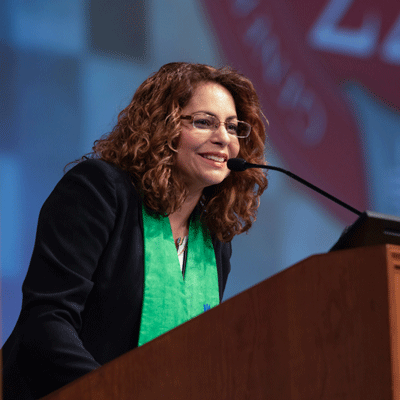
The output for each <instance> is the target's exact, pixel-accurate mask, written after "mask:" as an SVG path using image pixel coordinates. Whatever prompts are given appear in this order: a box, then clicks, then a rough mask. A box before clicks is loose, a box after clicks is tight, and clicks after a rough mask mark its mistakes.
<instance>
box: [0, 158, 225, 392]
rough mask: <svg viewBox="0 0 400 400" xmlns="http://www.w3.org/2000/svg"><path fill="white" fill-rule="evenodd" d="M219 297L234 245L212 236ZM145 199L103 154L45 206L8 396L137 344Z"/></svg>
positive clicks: (7, 367)
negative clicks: (143, 204) (104, 159)
mask: <svg viewBox="0 0 400 400" xmlns="http://www.w3.org/2000/svg"><path fill="white" fill-rule="evenodd" d="M213 245H214V250H215V255H216V261H217V268H218V280H219V293H220V299H222V295H223V292H224V289H225V284H226V280H227V277H228V274H229V272H230V261H229V260H230V256H231V245H230V243H221V242H220V241H218V240H216V239H213ZM143 281H144V268H143V221H142V212H141V199H140V196H139V195H138V193H137V192H136V190H135V188H134V186H133V184H132V182H131V180H130V178H129V175H128V174H127V173H126V172H124V171H122V170H120V169H119V168H117V167H115V166H113V165H111V164H108V163H106V162H104V161H100V160H89V161H84V162H82V163H79V164H78V165H77V166H75V167H74V168H72V169H71V170H70V171H69V172H68V173H67V174H65V176H64V177H63V178H62V179H61V181H60V182H59V183H58V184H57V186H56V187H55V189H54V190H53V192H52V193H51V194H50V196H49V198H48V199H47V200H46V202H45V203H44V205H43V207H42V209H41V212H40V215H39V222H38V228H37V234H36V241H35V246H34V249H33V254H32V259H31V262H30V265H29V269H28V273H27V276H26V278H25V281H24V283H23V286H22V291H23V302H22V311H21V314H20V316H19V319H18V321H17V324H16V326H15V328H14V330H13V332H12V334H11V335H10V337H9V338H8V340H7V342H6V343H5V344H4V347H3V365H4V367H3V381H4V399H5V400H11V399H18V400H23V399H35V398H39V397H42V396H44V395H46V394H48V393H50V392H52V391H53V390H56V389H58V388H59V387H61V386H64V385H65V384H67V383H69V382H71V381H73V380H75V379H77V378H79V377H80V376H82V375H84V374H86V373H88V372H90V371H92V370H94V369H96V368H98V367H99V366H100V365H103V364H104V363H106V362H108V361H111V360H113V359H114V358H116V357H118V356H120V355H121V354H124V353H126V352H127V351H129V350H131V349H133V348H135V347H137V342H138V336H139V325H140V316H141V309H142V299H143Z"/></svg>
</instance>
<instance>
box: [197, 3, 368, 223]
mask: <svg viewBox="0 0 400 400" xmlns="http://www.w3.org/2000/svg"><path fill="white" fill-rule="evenodd" d="M204 3H205V5H206V9H207V15H208V17H209V19H211V21H213V25H214V28H215V30H216V32H217V35H218V38H219V39H220V42H221V44H222V47H223V49H224V52H225V54H226V56H227V57H228V58H229V60H230V63H231V64H232V65H233V66H235V67H236V68H237V69H239V70H240V71H241V72H243V73H244V74H245V75H246V76H248V77H249V78H250V79H251V80H252V81H253V83H254V85H255V87H256V90H257V92H258V93H259V95H260V99H261V102H262V106H263V110H264V112H265V114H266V116H267V118H268V119H269V121H270V128H269V130H268V134H269V138H270V140H271V142H272V145H273V146H274V147H275V148H277V149H278V151H279V152H280V153H281V154H282V155H283V157H284V159H285V161H286V162H287V164H288V166H289V168H290V170H291V171H292V172H294V173H296V174H298V175H300V176H301V177H303V178H304V179H307V180H309V181H310V182H311V183H314V184H315V185H317V186H320V187H321V188H322V189H324V190H326V191H327V192H329V193H331V194H333V195H335V196H337V197H338V198H340V199H341V200H343V201H345V202H348V203H349V204H350V205H352V206H353V207H355V208H358V209H359V210H362V211H363V210H365V209H366V208H367V190H366V177H365V168H364V161H363V154H362V152H361V145H360V141H359V137H358V132H357V127H356V125H355V123H354V120H353V117H352V115H351V113H350V112H349V110H348V106H347V104H346V101H345V99H344V98H343V96H342V94H341V92H340V90H339V89H338V87H337V85H336V83H335V82H334V80H333V79H332V77H331V76H330V75H328V74H327V73H326V72H325V69H324V68H323V66H322V64H321V61H320V60H319V58H318V57H316V56H315V54H314V52H313V51H312V50H311V49H310V48H309V46H308V45H307V43H306V42H305V40H304V32H305V30H303V31H302V30H301V29H300V28H298V27H299V23H298V22H297V18H298V13H299V12H300V11H299V10H301V12H302V13H303V14H304V15H306V14H307V13H308V12H309V9H308V2H306V1H303V2H298V3H297V4H298V9H296V10H295V9H294V8H293V7H291V5H290V4H289V3H288V2H283V1H280V0H269V1H268V2H267V1H258V0H221V1H215V0H204ZM293 3H294V1H293ZM317 3H318V1H317V0H315V4H316V5H317ZM318 7H319V9H320V8H321V7H320V6H318ZM303 20H304V24H305V23H306V22H305V20H306V18H305V17H304V18H303ZM307 21H309V22H311V19H310V20H307ZM267 157H268V155H267ZM305 190H306V189H305ZM316 196H317V197H316V198H317V199H318V200H319V201H322V202H323V204H324V205H325V206H326V207H329V209H330V210H332V211H333V212H334V213H335V214H336V215H337V216H339V217H340V218H341V219H342V220H343V221H345V222H352V221H354V219H355V216H354V214H351V213H350V212H348V211H346V210H344V209H341V208H339V207H338V206H337V205H336V204H335V203H332V202H330V201H329V200H326V199H324V198H322V197H321V196H320V195H316Z"/></svg>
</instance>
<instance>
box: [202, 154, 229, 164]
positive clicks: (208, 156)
mask: <svg viewBox="0 0 400 400" xmlns="http://www.w3.org/2000/svg"><path fill="white" fill-rule="evenodd" d="M200 155H201V156H202V157H203V158H206V159H207V160H212V161H216V162H220V163H222V162H225V157H223V156H214V155H211V154H200Z"/></svg>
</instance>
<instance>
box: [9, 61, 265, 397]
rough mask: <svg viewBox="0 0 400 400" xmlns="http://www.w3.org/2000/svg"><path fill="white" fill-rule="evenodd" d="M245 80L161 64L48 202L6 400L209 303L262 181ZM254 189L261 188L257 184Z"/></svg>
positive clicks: (36, 393) (35, 390) (47, 388)
mask: <svg viewBox="0 0 400 400" xmlns="http://www.w3.org/2000/svg"><path fill="white" fill-rule="evenodd" d="M261 117H262V113H261V111H260V106H259V102H258V98H257V95H256V93H255V91H254V88H253V86H252V84H251V82H250V81H249V80H248V79H246V78H244V77H243V76H241V75H239V74H238V73H236V72H234V71H232V70H230V69H227V68H223V69H215V68H212V67H209V66H206V65H199V64H189V63H171V64H167V65H165V66H163V67H162V68H161V69H160V70H159V71H158V72H157V73H155V74H154V75H153V76H151V77H150V78H148V79H147V80H146V81H145V82H143V84H142V85H141V86H140V87H139V88H138V90H137V91H136V93H135V95H134V97H133V99H132V101H131V103H130V104H129V105H128V107H126V108H125V109H124V110H123V111H122V112H121V113H120V115H119V118H118V123H117V125H116V126H115V128H114V129H113V131H112V132H111V133H110V134H109V135H108V136H106V137H104V138H102V139H101V140H99V141H97V142H96V143H95V145H94V147H93V152H92V153H90V155H89V156H85V157H83V158H82V160H79V162H78V163H77V165H76V166H75V167H74V168H72V169H71V170H70V171H69V172H67V173H66V174H65V176H64V177H63V178H62V179H61V181H60V182H59V183H58V184H57V186H56V187H55V189H54V191H53V192H52V193H51V194H50V196H49V198H48V199H47V200H46V202H45V203H44V205H43V207H42V210H41V212H40V216H39V222H38V229H37V236H36V242H35V246H34V250H33V254H32V259H31V263H30V266H29V270H28V273H27V276H26V279H25V281H24V284H23V305H22V311H21V314H20V317H19V319H18V322H17V324H16V327H15V329H14V331H13V333H12V334H11V336H10V338H9V339H8V340H7V342H6V344H5V345H4V348H3V361H4V394H5V399H14V398H18V399H34V398H39V397H41V396H44V395H45V394H47V393H49V392H51V391H53V390H55V389H57V388H59V387H61V386H63V385H65V384H67V383H69V382H71V381H73V380H74V379H76V378H78V377H80V376H82V375H84V374H86V373H87V372H90V371H92V370H94V369H96V368H98V367H99V366H101V365H102V364H104V363H106V362H108V361H110V360H112V359H114V358H116V357H118V356H119V355H121V354H123V353H126V352H127V351H129V350H131V349H133V348H135V347H137V346H138V345H142V344H144V343H146V342H148V341H149V340H152V339H153V338H154V337H156V336H158V335H160V334H162V333H164V332H166V331H168V330H170V329H172V328H174V327H175V326H177V325H179V324H181V323H183V322H185V321H187V320H188V319H190V318H193V317H194V316H196V315H198V314H200V313H201V312H203V311H205V310H207V309H209V308H211V307H213V306H215V305H217V304H219V302H220V301H221V299H222V295H223V291H224V288H225V284H226V280H227V276H228V273H229V271H230V261H229V260H230V256H231V245H230V241H231V240H232V238H233V237H234V236H235V235H237V234H240V233H242V232H245V231H247V230H248V229H249V228H250V227H251V225H252V222H253V221H254V219H255V215H256V211H257V208H258V204H259V197H260V195H261V194H262V192H263V191H264V190H265V188H266V186H267V180H266V178H265V176H264V175H263V173H262V172H260V171H259V170H247V171H245V172H241V173H240V174H237V175H236V174H235V173H232V174H230V173H229V170H228V168H227V160H228V159H229V158H233V157H237V156H239V157H242V158H244V159H246V160H247V161H249V162H252V163H258V164H259V163H265V161H264V156H263V151H264V140H265V130H264V125H263V122H262V119H261ZM257 186H258V187H257Z"/></svg>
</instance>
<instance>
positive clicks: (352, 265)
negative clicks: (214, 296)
mask: <svg viewBox="0 0 400 400" xmlns="http://www.w3.org/2000/svg"><path fill="white" fill-rule="evenodd" d="M243 268H246V266H243ZM399 273H400V247H398V246H392V245H381V246H375V247H364V248H357V249H351V250H343V251H337V252H332V253H328V254H323V255H316V256H312V257H310V258H308V259H306V260H304V261H302V262H300V263H298V264H296V265H294V266H293V267H290V268H288V269H286V270H285V271H282V272H280V273H278V274H276V275H274V276H273V277H271V278H269V279H267V280H266V281H263V282H261V283H260V284H258V285H256V286H254V287H252V288H250V289H248V290H246V291H245V292H243V293H241V294H239V295H237V296H235V297H233V298H231V299H229V300H227V301H226V302H224V303H222V304H221V305H220V306H218V307H216V308H214V309H212V310H209V311H207V312H206V313H204V314H203V315H201V316H199V317H197V318H195V319H193V320H191V321H189V322H187V323H185V324H183V325H181V326H179V327H178V328H176V329H174V330H172V331H170V332H168V333H166V334H164V335H162V336H160V337H159V338H157V339H155V340H153V341H152V342H150V343H147V344H146V345H144V346H142V347H140V348H137V349H135V350H132V351H131V352H129V353H127V354H125V355H123V356H121V357H119V358H117V359H116V360H114V361H112V362H110V363H108V364H106V365H104V366H103V367H101V368H99V369H98V370H96V371H93V372H92V373H90V374H87V375H86V376H84V377H82V378H80V379H78V380H77V381H75V382H72V383H71V384H69V385H67V386H65V387H64V388H61V389H59V390H58V391H56V392H54V393H52V394H50V395H48V396H46V397H45V398H44V399H46V400H78V399H79V400H86V399H88V400H89V399H96V400H103V399H104V400H110V399H118V400H125V399H126V400H128V399H129V400H132V399H146V400H149V399H161V398H162V399H230V400H231V399H262V400H265V399H271V400H274V399H280V400H281V399H285V400H287V399H293V400H294V399H307V400H312V399H342V400H345V399H349V400H350V399H351V400H357V399H360V400H361V399H362V400H367V399H371V400H372V399H373V400H376V399H379V400H383V399H400V395H399V393H400V392H399V389H400V387H399V355H400V353H399V349H400V345H399V328H400V319H399V307H400V292H399V291H400V289H399V284H400V275H399Z"/></svg>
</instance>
